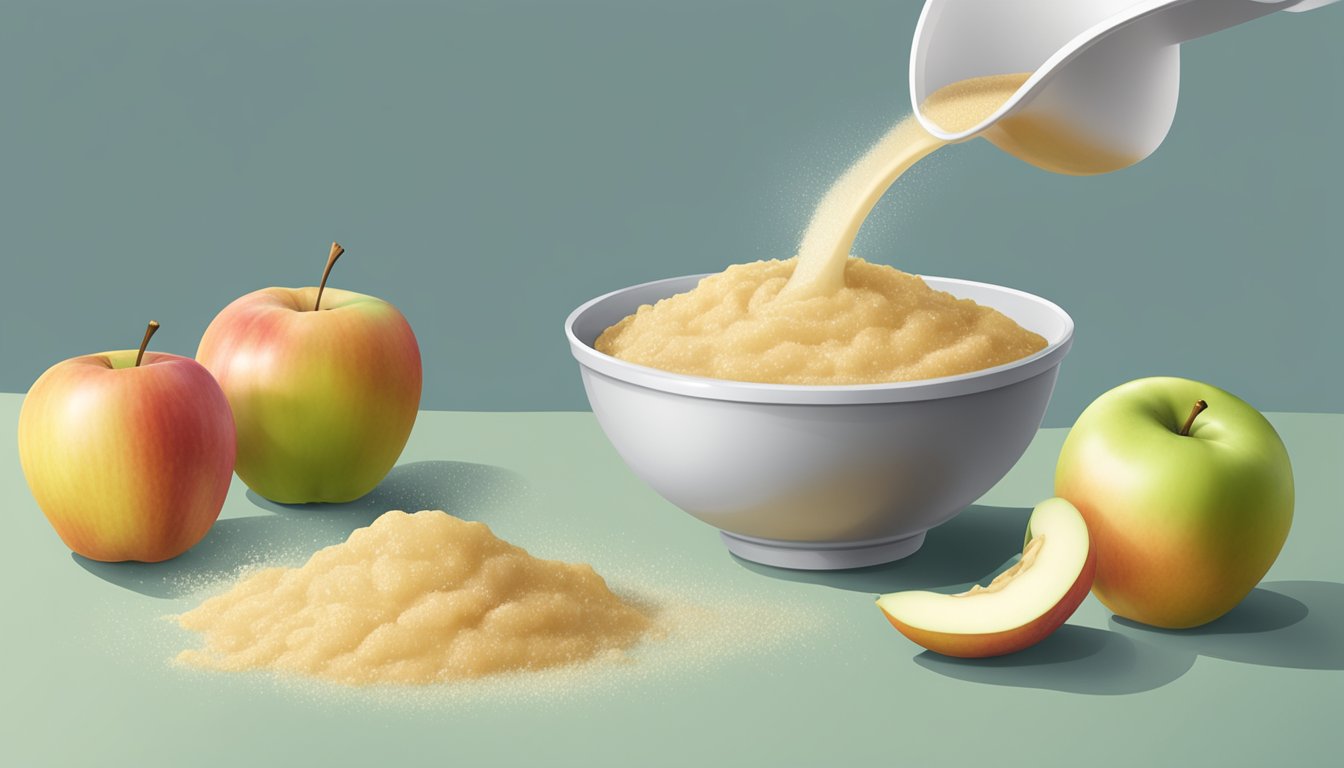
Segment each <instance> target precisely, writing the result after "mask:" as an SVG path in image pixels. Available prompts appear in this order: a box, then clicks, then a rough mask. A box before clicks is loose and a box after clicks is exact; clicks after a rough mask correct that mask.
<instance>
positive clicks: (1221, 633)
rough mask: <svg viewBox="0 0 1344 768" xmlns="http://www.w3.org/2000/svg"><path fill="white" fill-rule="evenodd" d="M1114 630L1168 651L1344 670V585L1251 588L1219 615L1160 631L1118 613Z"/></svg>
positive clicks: (1280, 584)
mask: <svg viewBox="0 0 1344 768" xmlns="http://www.w3.org/2000/svg"><path fill="white" fill-rule="evenodd" d="M1110 623H1111V626H1112V627H1113V628H1114V629H1116V630H1117V631H1120V632H1123V633H1125V634H1126V635H1128V636H1130V637H1134V638H1142V639H1143V640H1144V641H1146V642H1150V643H1152V644H1154V645H1157V646H1159V647H1162V648H1164V649H1169V650H1178V651H1181V652H1184V653H1188V654H1192V655H1194V654H1198V655H1200V656H1208V657H1211V658H1217V659H1224V660H1227V661H1236V662H1241V663H1244V664H1258V665H1260V666H1267V667H1290V668H1293V669H1322V670H1340V669H1344V584H1338V583H1335V582H1330V581H1275V582H1267V583H1264V584H1261V585H1260V586H1259V587H1257V588H1255V589H1253V590H1251V593H1250V594H1249V595H1247V596H1246V598H1245V599H1244V600H1242V601H1241V603H1239V604H1238V605H1237V607H1235V608H1233V609H1232V610H1231V611H1229V612H1228V613H1227V614H1226V615H1224V616H1223V617H1222V618H1220V619H1217V620H1216V621H1212V622H1210V623H1208V624H1205V625H1204V626H1202V627H1195V628H1193V629H1158V628H1156V627H1150V626H1147V625H1145V624H1140V623H1138V622H1135V621H1130V620H1129V619H1124V618H1120V617H1118V616H1112V617H1111V622H1110Z"/></svg>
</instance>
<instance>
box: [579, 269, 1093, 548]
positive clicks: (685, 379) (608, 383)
mask: <svg viewBox="0 0 1344 768" xmlns="http://www.w3.org/2000/svg"><path fill="white" fill-rule="evenodd" d="M704 277H706V276H705V275H692V276H688V277H678V278H672V279H669V280H659V281H656V282H652V283H645V284H642V285H636V286H633V287H630V288H625V289H622V290H619V291H614V292H612V293H608V294H606V295H604V296H600V297H598V298H596V299H593V300H591V301H589V302H587V303H585V304H583V305H582V306H580V307H579V308H578V309H576V310H574V312H573V313H572V314H570V316H569V318H568V319H567V321H566V324H565V331H566V336H567V337H568V339H569V344H570V349H571V352H572V353H573V354H574V357H575V358H576V359H577V360H578V362H579V367H580V374H581V376H582V379H583V384H584V389H585V391H586V393H587V395H588V401H589V403H590V404H591V406H592V408H593V413H594V415H596V417H597V420H598V423H599V425H600V426H601V428H602V430H603V432H604V433H605V434H606V435H607V438H608V439H609V440H610V441H611V443H612V445H613V446H614V447H615V448H616V451H617V453H618V454H620V456H621V458H622V459H623V460H624V461H625V463H626V464H627V465H628V466H629V467H630V469H631V470H632V471H633V472H634V473H635V474H636V475H637V476H639V477H640V478H641V479H642V480H644V481H645V482H646V483H648V484H649V486H650V487H652V488H653V489H654V490H655V491H656V492H658V493H659V494H660V495H661V496H662V497H663V498H665V499H666V500H668V501H669V502H671V503H672V504H674V505H675V506H677V507H679V508H681V509H682V510H684V511H686V512H687V513H689V514H691V515H692V516H694V517H696V518H697V519H699V520H701V521H704V522H706V523H709V524H710V525H712V526H714V527H716V528H718V529H719V530H720V532H721V534H722V537H723V541H724V543H725V544H726V545H727V547H728V549H729V550H730V551H731V552H732V553H733V554H735V555H737V556H739V557H742V558H744V559H747V560H752V561H755V562H760V563H764V564H767V565H774V566H780V567H786V568H804V569H835V568H854V567H860V566H866V565H874V564H877V563H883V562H889V561H892V560H897V559H900V558H902V557H906V556H908V555H910V554H913V553H914V552H915V551H917V550H918V549H919V547H920V545H921V544H923V541H924V536H925V533H926V532H927V531H928V529H929V528H932V527H934V526H936V525H938V524H940V523H942V522H945V521H946V520H948V519H950V518H951V517H953V516H954V515H956V514H957V513H958V512H960V511H961V510H962V509H964V508H966V507H967V506H968V505H970V504H971V503H972V502H974V501H975V500H976V499H977V498H979V497H980V496H981V495H983V494H984V493H985V492H986V491H987V490H989V489H990V488H991V487H992V486H993V485H994V484H995V483H997V482H998V481H999V480H1000V479H1001V478H1002V477H1003V476H1004V475H1005V474H1006V473H1007V472H1008V470H1009V469H1010V468H1011V467H1012V466H1013V464H1014V463H1016V462H1017V460H1018V459H1019V458H1020V457H1021V455H1022V453H1023V452H1024V451H1025V450H1026V448H1027V445H1028V444H1029V443H1030V442H1031V439H1032V438H1033V437H1034V436H1035V434H1036V430H1037V428H1038V427H1039V426H1040V423H1041V419H1042V418H1043V417H1044V415H1045V408H1046V405H1047V404H1048V403H1049V400H1050V394H1051V392H1052V391H1053V389H1054V383H1055V379H1056V377H1057V375H1058V372H1059V365H1060V363H1061V361H1062V360H1063V358H1064V356H1065V355H1066V354H1067V353H1068V350H1069V347H1070V345H1071V343H1072V340H1073V320H1072V319H1071V318H1070V317H1069V315H1068V314H1067V313H1066V312H1065V311H1064V310H1062V309H1061V308H1059V307H1058V306H1056V305H1055V304H1054V303H1052V302H1050V301H1047V300H1046V299H1043V298H1040V297H1038V296H1033V295H1031V294H1029V293H1024V292H1022V291H1018V290H1014V289H1012V288H1006V287H1002V286H996V285H991V284H988V283H978V282H973V281H968V280H958V279H951V278H938V277H924V278H923V281H924V282H925V283H926V284H927V285H928V286H929V287H930V288H932V289H934V290H936V291H943V292H947V293H949V294H951V295H952V296H954V297H956V298H957V299H970V300H973V301H974V302H975V303H976V304H979V305H982V306H984V307H989V308H992V309H994V310H995V311H997V312H999V313H1002V314H1003V315H1005V316H1006V317H1008V318H1011V319H1012V320H1013V321H1014V322H1015V323H1016V324H1018V325H1020V326H1021V327H1022V328H1024V329H1026V330H1027V331H1030V332H1031V333H1034V334H1037V335H1039V336H1040V337H1041V339H1042V340H1043V341H1044V346H1043V347H1041V348H1040V349H1039V350H1038V351H1036V352H1033V353H1031V354H1027V355H1025V356H1023V357H1020V358H1018V359H1016V360H1013V361H1011V362H1007V363H1003V364H1000V365H994V366H991V367H987V368H983V369H980V370H974V371H969V372H965V373H959V374H955V375H949V376H940V377H935V378H926V379H916V380H910V381H894V382H884V383H874V384H846V385H804V384H778V383H761V382H750V381H734V380H728V379H722V378H710V377H705V376H693V375H687V374H682V373H675V372H672V371H667V370H662V369H659V368H654V367H650V366H646V365H640V364H638V363H632V362H629V361H627V360H621V359H619V358H617V357H613V356H611V355H608V354H605V353H603V352H600V351H598V349H597V347H596V343H597V339H598V337H599V336H600V335H601V334H602V333H603V332H605V331H606V330H607V329H608V328H610V327H612V326H614V325H616V324H617V323H619V322H621V321H622V320H623V319H624V318H626V317H628V316H630V315H632V314H634V313H636V312H637V311H638V309H639V308H640V307H641V306H645V305H653V304H656V303H657V302H658V301H660V300H662V299H666V298H669V297H672V296H674V295H677V294H681V293H685V292H687V291H690V290H691V289H693V288H694V287H695V286H696V285H697V284H699V283H700V281H701V280H702V279H703V278H704Z"/></svg>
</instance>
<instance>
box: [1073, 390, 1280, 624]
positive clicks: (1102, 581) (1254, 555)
mask: <svg viewBox="0 0 1344 768" xmlns="http://www.w3.org/2000/svg"><path fill="white" fill-rule="evenodd" d="M1197 401H1200V402H1203V403H1204V404H1205V405H1206V406H1207V410H1202V412H1201V411H1198V410H1196V411H1193V413H1194V417H1193V420H1192V417H1191V414H1192V405H1193V404H1195V403H1196V402H1197ZM1187 424H1188V425H1189V429H1188V430H1187V431H1188V434H1182V431H1183V429H1185V427H1186V425H1187ZM1055 493H1056V494H1057V495H1059V496H1062V497H1064V498H1066V499H1068V500H1069V501H1071V502H1073V504H1074V506H1076V507H1077V508H1078V511H1079V512H1081V513H1082V515H1083V517H1084V518H1085V519H1086V520H1087V524H1088V528H1089V529H1091V531H1092V536H1093V538H1094V539H1095V540H1096V547H1097V577H1096V581H1095V583H1094V584H1093V586H1092V592H1093V594H1095V595H1096V596H1097V599H1099V600H1100V601H1101V602H1102V604H1104V605H1105V606H1106V607H1107V608H1109V609H1110V610H1111V611H1112V612H1114V613H1115V614H1117V615H1119V616H1123V617H1125V618H1128V619H1132V620H1134V621H1139V622H1142V623H1144V624H1150V625H1153V626H1157V627H1164V628H1168V629H1182V628H1186V627H1195V626H1199V625H1201V624H1206V623H1208V622H1210V621H1213V620H1214V619H1216V618H1218V617H1219V616H1222V615H1223V614H1225V613H1227V612H1228V611H1229V610H1231V609H1232V608H1233V606H1235V605H1236V604H1237V603H1239V602H1241V600H1242V598H1244V597H1245V596H1246V595H1247V594H1249V593H1250V591H1251V590H1252V589H1253V588H1254V587H1255V585H1256V584H1258V583H1259V582H1260V579H1261V578H1263V577H1264V575H1265V573H1266V572H1267V571H1268V570H1269V567H1270V566H1271V565H1272V564H1273V563H1274V560H1275V559H1276V558H1277V557H1278V554H1279V550H1280V549H1282V548H1283V543H1284V541H1285V540H1286V539H1287V537H1288V529H1289V528H1290V526H1291V525H1292V519H1293V471H1292V465H1291V463H1290V462H1289V459H1288V451H1287V449H1286V448H1285V447H1284V445H1283V441H1282V440H1281V439H1280V438H1279V435H1278V433H1277V432H1275V431H1274V427H1273V426H1271V425H1270V423H1269V421H1268V420H1267V419H1265V417H1264V416H1263V415H1261V414H1260V412H1259V411H1257V410H1256V409H1255V408H1253V407H1251V406H1250V405H1249V404H1247V403H1246V402H1245V401H1243V400H1241V399H1240V398H1238V397H1236V396H1235V395H1232V394H1230V393H1228V392H1225V391H1223V390H1221V389H1219V388H1217V387H1214V386H1211V385H1209V384H1204V383H1201V382H1198V381H1191V380H1189V379H1179V378H1169V377H1157V378H1147V379H1139V380H1137V381H1131V382H1129V383H1127V384H1122V385H1121V386H1119V387H1116V388H1115V389H1112V390H1110V391H1109V392H1106V393H1105V394H1103V395H1102V396H1101V397H1099V398H1097V399H1096V401H1095V402H1093V403H1092V404H1091V405H1089V406H1088V407H1087V408H1086V410H1084V411H1083V413H1082V415H1081V416H1079V417H1078V421H1077V422H1076V423H1075V424H1074V426H1073V429H1071V430H1070V431H1069V435H1068V437H1067V438H1066V439H1065V441H1064V446H1063V448H1062V449H1061V451H1060V455H1059V463H1058V465H1057V467H1056V470H1055Z"/></svg>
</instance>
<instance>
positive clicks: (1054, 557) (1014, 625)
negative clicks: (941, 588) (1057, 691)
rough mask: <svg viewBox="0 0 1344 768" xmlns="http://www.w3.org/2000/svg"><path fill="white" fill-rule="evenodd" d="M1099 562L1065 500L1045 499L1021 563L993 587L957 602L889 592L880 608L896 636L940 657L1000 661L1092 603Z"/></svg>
mask: <svg viewBox="0 0 1344 768" xmlns="http://www.w3.org/2000/svg"><path fill="white" fill-rule="evenodd" d="M1096 563H1097V558H1096V551H1095V549H1094V547H1093V546H1092V540H1091V538H1090V537H1089V536H1088V532H1087V524H1086V523H1085V522H1084V521H1083V517H1082V515H1080V514H1079V513H1078V510H1077V509H1075V508H1074V507H1073V505H1072V504H1070V503H1069V502H1067V501H1065V500H1064V499H1057V498H1056V499H1046V500H1045V501H1043V502H1041V503H1040V504H1037V505H1036V508H1035V509H1034V510H1032V513H1031V518H1030V519H1029V520H1028V521H1027V536H1026V543H1025V544H1024V545H1023V547H1022V557H1021V559H1019V560H1018V561H1017V562H1016V563H1014V564H1013V566H1012V567H1011V568H1009V569H1008V570H1006V571H1004V572H1003V573H1001V574H999V575H998V576H996V577H995V578H994V580H993V581H991V582H990V583H989V586H987V587H982V586H979V585H976V586H974V587H972V588H971V589H970V590H969V591H966V592H961V593H958V594H955V595H945V594H940V593H937V592H925V591H917V590H912V591H908V592H892V593H891V594H887V595H882V596H881V597H879V598H878V599H877V607H878V608H880V609H881V610H882V613H883V615H885V616H886V617H887V621H889V622H891V625H892V626H893V627H895V628H896V629H897V631H899V632H900V633H901V634H903V635H905V636H906V637H908V638H910V639H911V640H913V641H914V642H916V643H918V644H920V645H922V646H924V647H925V648H928V649H929V650H931V651H934V652H935V653H941V654H943V655H944V656H960V657H964V658H982V657H985V656H1002V655H1004V654H1007V653H1014V652H1016V651H1020V650H1022V649H1024V648H1028V647H1030V646H1033V645H1035V644H1036V643H1039V642H1040V641H1042V640H1044V639H1045V638H1046V637H1048V636H1049V635H1050V633H1052V632H1054V631H1055V630H1056V629H1059V627H1060V626H1061V625H1063V623H1064V622H1065V621H1067V620H1068V618H1069V617H1070V616H1072V615H1073V612H1074V611H1076V610H1077V609H1078V606H1079V605H1081V604H1082V602H1083V599H1084V598H1086V597H1087V591H1088V588H1089V587H1091V586H1092V575H1093V572H1094V571H1095V570H1096Z"/></svg>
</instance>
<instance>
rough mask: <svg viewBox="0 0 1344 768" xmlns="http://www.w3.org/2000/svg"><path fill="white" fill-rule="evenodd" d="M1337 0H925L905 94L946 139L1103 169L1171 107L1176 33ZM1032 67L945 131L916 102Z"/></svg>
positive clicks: (1145, 138)
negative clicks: (962, 124) (1011, 89)
mask: <svg viewBox="0 0 1344 768" xmlns="http://www.w3.org/2000/svg"><path fill="white" fill-rule="evenodd" d="M1333 2H1335V0H1140V1H1138V2H1136V0H927V2H926V3H925V5H924V11H923V13H922V14H921V15H920V18H919V26H918V27H916V29H915V40H914V45H913V47H912V49H911V52H910V96H911V100H912V101H913V103H914V110H915V115H916V117H918V119H919V121H920V123H921V124H922V125H923V126H924V128H925V130H927V131H928V132H929V133H931V134H933V135H934V136H936V137H937V138H940V139H943V140H944V141H950V142H955V141H963V140H966V139H969V138H971V137H973V136H978V135H983V136H984V137H985V138H986V139H988V140H990V141H991V142H993V143H994V144H995V145H997V146H999V147H1000V148H1001V149H1004V150H1005V151H1007V152H1009V153H1011V154H1013V155H1016V156H1018V157H1020V158H1021V159H1023V160H1026V161H1027V162H1029V163H1032V164H1034V165H1037V166H1040V167H1042V168H1045V169H1047V170H1051V171H1056V172H1059V173H1070V174H1092V173H1105V172H1108V171H1114V170H1119V169H1120V168H1124V167H1126V166H1129V165H1132V164H1134V163H1136V162H1138V161H1140V160H1142V159H1143V158H1145V157H1147V156H1148V155H1150V154H1152V152H1153V150H1155V149H1157V147H1158V145H1159V144H1161V143H1162V139H1163V138H1165V137H1166V135H1167V130H1168V129H1169V128H1170V127H1171V121H1172V118H1173V117H1175V115H1176V99H1177V94H1178V92H1179V89H1180V44H1181V43H1182V42H1184V41H1186V40H1191V39H1194V38H1196V37H1202V36H1204V35H1207V34H1210V33H1213V32H1217V31H1219V30H1222V29H1226V28H1228V27H1231V26H1234V25H1237V24H1241V23H1242V22H1246V21H1250V20H1252V19H1255V18H1258V17H1260V16H1265V15H1267V14H1270V13H1273V12H1275V11H1280V10H1283V11H1294V12H1300V11H1308V10H1312V9H1314V8H1319V7H1321V6H1324V5H1329V4H1331V3H1333ZM1027 72H1029V73H1031V76H1030V77H1029V78H1028V79H1027V81H1026V82H1025V83H1024V84H1023V85H1022V86H1021V87H1020V88H1019V89H1018V90H1017V92H1016V93H1015V94H1013V96H1012V97H1011V98H1010V99H1008V101H1007V102H1005V103H1004V104H1003V106H1002V107H1000V108H999V109H998V110H996V111H995V112H994V113H993V114H992V115H990V116H989V117H988V118H986V119H985V120H983V121H982V122H981V123H980V124H978V125H975V126H972V127H970V128H968V129H966V130H962V131H946V130H943V129H942V128H941V127H940V126H939V125H938V124H936V123H934V122H933V121H932V120H930V119H929V118H928V117H926V116H925V115H924V114H923V112H922V111H921V109H920V105H921V104H923V103H924V100H925V99H926V98H927V97H928V96H929V94H931V93H933V92H934V91H936V90H937V89H939V88H941V87H943V86H945V85H948V84H950V83H954V82H958V81H961V80H965V79H968V78H972V77H979V76H983V75H995V74H1008V73H1027Z"/></svg>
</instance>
